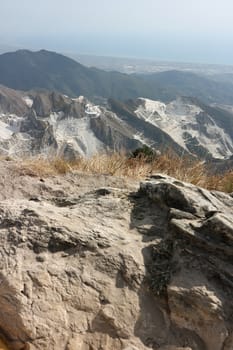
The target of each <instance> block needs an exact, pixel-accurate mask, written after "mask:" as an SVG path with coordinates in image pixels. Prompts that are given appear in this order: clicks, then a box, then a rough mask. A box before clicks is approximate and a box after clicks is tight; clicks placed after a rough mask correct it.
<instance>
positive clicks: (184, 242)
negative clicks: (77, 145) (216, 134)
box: [0, 162, 233, 350]
mask: <svg viewBox="0 0 233 350" xmlns="http://www.w3.org/2000/svg"><path fill="white" fill-rule="evenodd" d="M20 169H21V170H20ZM0 175H1V176H0V186H1V194H0V213H1V222H0V253H1V263H0V264H1V275H0V280H1V283H0V296H1V297H0V302H1V308H0V310H1V311H0V312H1V317H0V338H1V340H2V341H3V342H5V344H6V346H7V348H8V349H10V350H23V349H32V350H33V349H34V350H36V349H38V350H39V349H40V350H45V349H47V350H58V349H59V350H60V349H61V350H74V349H75V350H78V349H80V350H100V349H102V350H111V349H112V350H118V349H119V350H123V349H124V350H146V349H156V350H158V349H159V350H181V349H183V350H184V349H186V350H190V349H191V350H232V348H233V283H232V281H233V268H232V264H233V261H232V256H233V230H232V227H233V210H232V207H233V198H232V197H231V196H230V195H226V194H223V193H220V192H214V191H212V192H208V191H206V190H203V189H201V188H197V187H195V186H193V185H190V184H187V183H182V182H179V181H177V180H175V179H173V178H169V177H167V176H162V175H155V176H153V177H151V178H150V179H148V180H147V181H143V182H142V183H141V184H140V185H139V184H138V183H137V182H133V181H129V180H127V181H126V180H123V179H118V178H113V177H107V176H103V175H98V176H90V175H88V176H87V175H85V176H84V175H83V174H80V173H73V174H68V175H66V176H64V177H50V178H36V177H29V176H27V175H25V172H23V171H22V168H20V167H19V164H14V163H13V162H1V163H0Z"/></svg>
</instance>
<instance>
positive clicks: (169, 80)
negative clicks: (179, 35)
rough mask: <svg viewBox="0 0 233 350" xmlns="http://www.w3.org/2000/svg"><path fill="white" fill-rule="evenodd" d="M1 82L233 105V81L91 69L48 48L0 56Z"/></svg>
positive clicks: (22, 86)
mask: <svg viewBox="0 0 233 350" xmlns="http://www.w3.org/2000/svg"><path fill="white" fill-rule="evenodd" d="M0 84H2V85H5V86H8V87H10V88H13V89H17V90H25V91H27V90H30V89H47V90H55V91H57V92H60V93H64V94H67V95H69V96H71V97H75V96H79V95H84V96H86V97H88V98H91V99H94V98H95V97H96V96H100V97H104V98H115V99H120V100H126V99H130V98H138V97H140V96H144V97H147V98H151V99H157V100H162V101H164V102H168V101H171V100H173V99H175V98H176V97H177V96H181V95H187V96H192V97H198V98H199V99H201V100H202V101H203V102H205V103H214V102H218V103H223V104H233V84H230V83H229V82H216V81H214V80H211V79H208V78H206V77H202V76H199V75H197V74H194V73H190V72H181V71H167V72H162V73H154V74H149V75H148V74H144V75H142V74H130V75H129V74H125V73H119V72H114V71H110V72H107V71H104V70H101V69H97V68H94V67H92V68H88V67H85V66H83V65H81V64H79V63H78V62H77V61H75V60H73V59H71V58H68V57H66V56H64V55H61V54H58V53H56V52H51V51H47V50H44V49H42V50H40V51H37V52H32V51H30V50H18V51H16V52H10V53H4V54H2V55H0Z"/></svg>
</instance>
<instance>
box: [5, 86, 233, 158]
mask: <svg viewBox="0 0 233 350" xmlns="http://www.w3.org/2000/svg"><path fill="white" fill-rule="evenodd" d="M143 144H146V145H148V146H151V147H153V148H154V149H156V150H160V151H163V150H167V149H172V150H173V151H174V152H175V153H177V154H178V155H184V154H189V155H192V156H195V157H196V156H197V157H201V158H204V159H211V158H218V159H224V158H229V157H230V156H231V155H232V152H233V115H232V113H230V112H227V111H225V110H223V109H221V108H218V107H215V108H214V107H209V106H206V105H203V104H202V103H200V102H199V101H197V100H194V99H190V98H177V99H176V100H174V101H172V102H170V103H168V104H165V103H162V102H160V101H153V100H148V99H144V98H139V99H136V100H128V101H126V102H125V103H123V102H119V101H116V100H112V99H111V100H109V101H108V103H107V102H106V101H105V103H104V104H103V103H102V104H98V105H97V104H94V103H91V102H90V101H88V100H87V99H86V98H85V97H78V98H73V99H71V98H69V97H67V96H65V95H62V94H58V93H55V92H46V91H37V92H35V91H29V92H20V91H15V90H11V89H8V88H5V87H3V86H2V87H0V154H3V155H10V156H14V157H15V156H19V157H22V156H28V155H38V154H45V155H53V156H62V157H65V158H69V159H73V158H76V157H77V156H79V155H81V156H91V155H93V154H95V153H97V152H103V151H109V150H115V151H119V150H122V149H124V150H127V151H131V150H134V149H136V148H138V147H140V146H142V145H143Z"/></svg>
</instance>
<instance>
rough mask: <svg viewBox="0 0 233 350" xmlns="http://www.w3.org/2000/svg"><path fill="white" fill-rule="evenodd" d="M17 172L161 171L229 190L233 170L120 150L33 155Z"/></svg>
mask: <svg viewBox="0 0 233 350" xmlns="http://www.w3.org/2000/svg"><path fill="white" fill-rule="evenodd" d="M18 171H19V173H20V174H21V175H29V176H39V177H46V176H53V175H58V174H59V175H64V174H67V173H70V172H75V171H79V172H83V173H89V174H105V175H111V176H121V177H128V178H134V179H139V180H140V179H143V178H145V177H148V176H150V175H151V174H155V173H162V174H167V175H169V176H172V177H175V178H177V179H178V180H181V181H186V182H190V183H192V184H194V185H197V186H201V187H205V188H207V189H210V190H212V189H215V190H219V191H225V192H233V172H228V173H226V174H224V175H212V176H210V175H209V174H208V173H207V171H206V169H205V166H204V163H203V162H201V161H193V160H190V159H189V158H186V157H178V156H176V155H174V154H172V152H168V153H167V154H164V155H161V156H157V157H156V158H155V159H154V160H153V161H150V162H148V161H147V158H146V157H138V158H131V159H129V158H128V157H127V156H126V155H125V154H124V153H113V154H110V155H107V154H98V155H95V156H93V157H91V158H79V159H77V160H76V161H73V162H68V161H66V160H64V159H61V158H55V159H45V158H36V159H35V158H34V159H27V160H24V161H21V162H20V163H19V165H18Z"/></svg>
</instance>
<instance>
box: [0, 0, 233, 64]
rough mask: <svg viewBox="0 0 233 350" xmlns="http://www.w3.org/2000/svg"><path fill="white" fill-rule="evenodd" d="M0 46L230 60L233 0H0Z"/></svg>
mask: <svg viewBox="0 0 233 350" xmlns="http://www.w3.org/2000/svg"><path fill="white" fill-rule="evenodd" d="M0 9H1V10H0V16H1V17H0V40H1V42H0V44H1V43H2V44H8V45H13V46H23V47H25V48H35V49H37V48H46V49H51V50H58V51H63V52H76V53H89V54H97V55H116V56H133V57H142V58H143V57H145V58H147V57H148V58H155V59H164V60H178V61H193V62H209V63H211V62H213V63H227V64H233V45H232V44H233V0H83V1H81V0H0Z"/></svg>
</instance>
